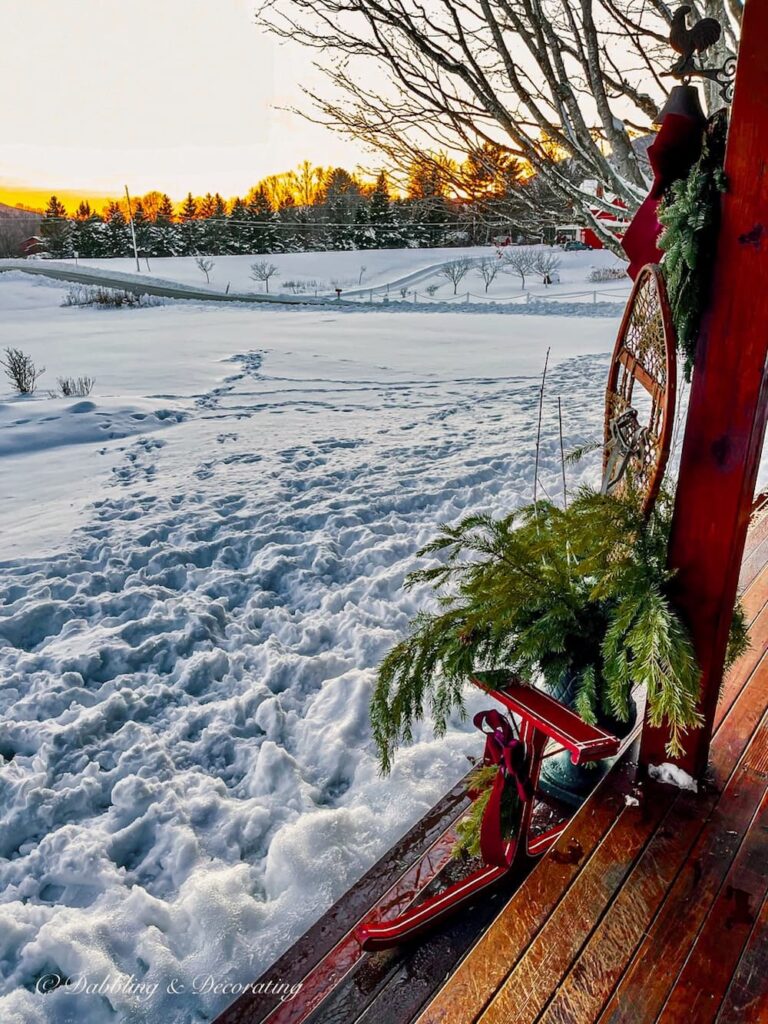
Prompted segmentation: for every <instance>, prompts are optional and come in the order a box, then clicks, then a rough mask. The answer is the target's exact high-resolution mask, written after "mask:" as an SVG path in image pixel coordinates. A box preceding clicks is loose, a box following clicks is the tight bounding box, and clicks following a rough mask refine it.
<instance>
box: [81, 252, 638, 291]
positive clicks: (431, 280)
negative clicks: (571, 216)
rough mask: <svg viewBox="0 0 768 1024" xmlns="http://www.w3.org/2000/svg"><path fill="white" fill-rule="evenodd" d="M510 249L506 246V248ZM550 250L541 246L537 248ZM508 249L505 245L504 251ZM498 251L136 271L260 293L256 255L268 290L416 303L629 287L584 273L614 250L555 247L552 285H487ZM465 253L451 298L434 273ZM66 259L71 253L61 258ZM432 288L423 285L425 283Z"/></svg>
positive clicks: (123, 268)
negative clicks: (268, 275)
mask: <svg viewBox="0 0 768 1024" xmlns="http://www.w3.org/2000/svg"><path fill="white" fill-rule="evenodd" d="M513 248H514V247H513ZM539 248H541V249H543V250H545V251H547V252H552V251H553V250H551V249H550V248H549V247H546V246H541V247H539ZM508 251H510V252H511V251H513V250H512V249H511V250H508ZM499 252H501V253H502V255H503V254H504V252H505V250H503V249H502V250H498V249H496V248H495V247H493V246H488V247H483V246H471V247H467V248H451V249H376V250H365V251H353V252H299V253H285V254H272V255H269V256H216V257H214V263H215V266H214V268H213V270H212V271H211V272H210V283H207V282H206V279H205V275H204V274H202V273H201V271H200V270H199V268H198V267H197V265H196V263H195V258H194V257H192V256H187V257H173V258H168V259H161V258H152V259H151V260H150V261H149V267H148V266H147V263H146V261H145V260H144V259H142V260H141V261H140V266H141V273H142V274H145V275H147V276H150V275H151V276H152V277H157V278H162V279H164V280H168V281H178V282H180V283H182V284H186V285H194V286H196V287H210V288H212V289H215V290H219V291H223V290H224V289H226V288H227V286H229V287H230V290H231V291H232V292H262V291H264V285H263V284H261V283H259V282H256V281H254V280H253V279H252V278H251V264H253V263H254V262H257V261H266V262H268V263H273V264H275V266H277V267H278V272H277V273H276V274H275V275H274V277H273V278H272V279H271V281H270V293H273V294H274V293H277V294H280V293H285V294H302V295H307V296H311V297H313V296H315V295H324V294H326V295H327V294H329V293H331V294H332V293H333V291H334V289H335V288H337V287H338V288H341V289H342V296H344V297H348V298H357V299H360V300H361V301H366V300H368V299H369V297H370V296H371V293H373V298H374V299H375V300H379V299H380V298H381V296H382V295H383V294H385V293H388V294H389V295H390V297H391V298H392V299H393V300H396V299H400V298H401V289H404V290H405V291H406V293H407V300H408V301H413V300H414V292H416V296H415V298H416V299H417V300H418V301H420V302H451V301H456V299H462V298H466V295H467V293H469V294H470V298H471V301H473V302H484V301H501V300H504V299H512V300H515V301H520V300H521V299H524V298H525V293H529V294H530V295H531V296H532V297H533V298H536V297H541V298H547V299H549V300H550V301H556V300H557V299H558V296H559V295H561V294H562V295H566V296H569V295H571V294H573V293H574V292H578V293H581V295H582V301H584V300H587V299H589V297H590V295H591V293H592V292H593V291H594V290H597V291H599V293H600V295H601V297H604V298H605V297H607V298H608V299H609V300H610V297H611V296H615V297H616V298H617V300H620V299H621V298H623V297H626V296H627V295H628V294H629V287H630V282H629V279H627V278H625V279H624V280H623V281H610V282H603V283H600V284H591V283H589V282H588V281H587V275H588V272H589V270H591V269H592V268H602V267H613V266H621V265H622V264H621V261H619V260H618V259H617V258H616V256H614V255H613V254H612V253H610V252H608V251H607V250H604V249H603V250H597V251H595V252H563V251H561V250H560V249H555V250H554V253H555V255H556V256H557V257H558V258H559V260H560V267H559V269H558V274H559V276H560V282H559V284H556V285H552V286H550V287H545V286H544V285H543V283H542V281H541V278H540V275H536V274H530V275H529V276H528V277H527V279H526V282H525V292H524V291H523V289H522V282H521V280H520V278H519V277H517V276H515V275H514V274H510V273H508V272H499V273H498V274H497V276H496V278H495V279H494V280H493V282H492V283H491V284H490V286H489V287H488V290H487V292H486V290H485V283H484V281H483V279H482V277H481V276H480V274H479V270H478V267H477V265H478V264H479V263H480V262H481V261H482V260H484V259H489V258H490V259H494V260H496V259H498V258H499ZM462 258H468V259H470V260H472V261H473V268H472V269H471V270H470V271H469V273H468V274H467V275H466V277H464V278H462V280H461V282H460V283H459V284H458V286H457V291H456V297H455V298H454V287H453V284H452V283H451V282H450V281H448V280H447V278H446V277H445V276H443V275H442V274H441V273H440V267H441V266H443V265H444V264H445V263H448V262H452V261H455V260H458V259H462ZM61 262H68V263H70V264H73V265H74V261H73V260H68V261H61ZM78 265H79V266H83V267H96V268H103V269H108V270H111V271H120V272H128V273H130V272H135V270H136V262H135V260H133V259H108V260H98V259H93V260H91V259H86V260H84V259H80V260H79V261H78ZM430 287H432V288H434V291H433V292H431V293H430V292H428V291H427V289H428V288H430Z"/></svg>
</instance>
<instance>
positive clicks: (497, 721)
mask: <svg viewBox="0 0 768 1024" xmlns="http://www.w3.org/2000/svg"><path fill="white" fill-rule="evenodd" d="M472 721H473V722H474V724H475V726H476V727H477V728H478V729H480V730H482V732H483V733H484V734H485V751H484V753H483V762H484V763H485V764H487V765H494V764H496V765H498V766H499V770H498V772H497V774H496V778H495V779H494V781H493V788H492V789H491V795H490V797H489V799H488V803H487V805H486V808H485V812H484V814H483V821H482V825H481V827H480V851H481V853H482V855H483V859H484V860H485V861H486V863H488V864H496V865H499V866H502V865H506V864H508V863H509V862H510V857H511V854H510V852H509V848H508V847H509V843H508V840H507V839H505V838H504V836H503V835H502V832H501V801H502V796H503V794H504V788H505V786H506V785H507V781H508V780H511V781H514V783H515V786H516V787H517V794H518V796H519V797H520V801H521V803H525V802H526V801H528V800H530V799H531V797H532V796H533V785H532V783H531V779H530V776H529V775H528V767H527V764H526V756H525V744H524V743H522V742H521V741H520V740H519V739H517V737H516V736H515V734H514V732H513V731H512V726H511V725H510V724H509V721H508V720H507V719H506V718H505V717H504V716H503V715H502V714H501V713H500V712H499V711H495V710H493V711H480V712H478V713H477V714H476V715H475V717H474V718H473V719H472Z"/></svg>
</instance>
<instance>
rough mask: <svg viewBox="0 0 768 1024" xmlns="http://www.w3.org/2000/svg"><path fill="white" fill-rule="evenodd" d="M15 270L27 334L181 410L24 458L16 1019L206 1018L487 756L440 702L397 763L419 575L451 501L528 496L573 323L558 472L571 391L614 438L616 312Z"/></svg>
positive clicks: (8, 731) (2, 863)
mask: <svg viewBox="0 0 768 1024" xmlns="http://www.w3.org/2000/svg"><path fill="white" fill-rule="evenodd" d="M13 288H14V289H15V292H14V295H15V296H16V298H15V299H14V302H12V303H10V306H9V307H8V308H6V310H5V313H4V318H3V324H4V327H3V338H2V344H3V345H5V344H16V345H19V346H20V347H21V348H23V349H25V350H27V351H30V352H31V353H32V354H33V355H34V356H35V357H36V358H37V359H38V360H39V361H40V362H43V363H46V364H47V365H48V368H49V372H48V376H49V377H50V378H51V382H52V381H53V379H55V376H56V374H57V373H59V372H73V373H81V372H89V373H92V374H93V376H95V377H96V380H97V386H96V389H95V391H94V393H93V395H92V396H91V397H90V400H89V401H90V402H91V403H92V404H93V408H89V409H88V410H86V411H87V412H88V414H89V415H90V416H92V417H93V416H96V414H97V413H99V412H100V411H102V410H107V411H108V410H110V409H114V408H116V407H118V405H119V408H120V409H122V410H123V412H124V413H125V415H126V416H128V417H130V415H131V413H130V411H129V410H130V408H132V407H133V406H135V407H136V408H137V409H139V411H140V412H141V413H143V414H145V415H147V416H149V415H153V416H155V417H156V412H157V411H158V410H160V411H162V410H172V411H173V414H174V417H175V418H174V419H173V420H172V425H170V426H169V425H167V420H168V417H161V419H162V420H163V422H162V423H161V424H156V423H154V421H153V423H152V430H151V432H147V433H141V434H139V435H138V436H136V435H135V433H134V432H133V428H131V430H130V431H128V430H126V431H125V432H124V433H121V432H120V430H117V433H116V434H115V435H114V436H113V437H112V438H111V439H109V440H107V441H105V443H104V444H102V445H101V446H99V445H96V444H94V443H93V442H92V441H91V442H90V443H88V441H87V440H86V441H84V442H83V443H82V444H79V445H72V444H69V445H66V446H58V447H51V446H48V447H45V448H41V449H40V450H37V451H36V450H34V446H32V447H30V445H29V444H28V445H26V446H25V447H24V450H23V451H19V452H17V453H16V454H10V455H6V456H4V457H2V456H0V484H2V485H3V486H4V487H5V488H10V491H8V490H6V492H5V493H10V501H9V502H8V503H7V505H6V507H5V508H4V510H3V512H2V515H3V516H4V517H5V523H6V524H7V525H8V526H9V528H10V529H9V532H8V533H7V534H6V536H8V537H10V544H9V546H8V548H6V550H5V551H4V552H3V553H2V554H1V555H0V558H2V559H4V561H3V563H2V566H1V567H0V671H1V672H2V682H1V683H0V711H1V712H2V715H3V716H4V718H3V722H2V725H0V755H1V757H0V806H1V807H2V811H1V812H0V813H1V814H2V822H1V824H2V827H1V828H0V965H2V967H1V970H0V986H1V987H0V1020H2V1022H3V1024H17V1022H18V1024H21V1022H25V1024H26V1022H37V1021H40V1022H42V1021H46V1022H64V1021H69V1020H78V1021H79V1022H82V1024H102V1022H107V1021H110V1022H114V1021H120V1022H121V1024H122V1022H137V1024H138V1022H141V1024H149V1022H152V1024H155V1022H158V1021H169V1022H171V1021H172V1022H173V1024H180V1022H186V1021H206V1020H209V1019H210V1017H211V1016H212V1014H213V1012H214V1011H215V1010H217V1009H219V1008H221V1006H222V1005H223V1004H225V1003H226V1002H227V1001H228V997H227V996H221V995H215V994H211V993H201V992H195V991H194V987H195V978H200V977H203V978H205V977H207V976H208V975H213V976H216V977H217V978H220V979H225V978H226V979H230V980H234V979H238V980H240V981H246V980H249V979H250V978H252V977H254V976H255V975H256V974H258V973H259V971H260V970H261V969H262V968H264V967H265V966H267V965H268V964H269V962H270V961H271V960H272V959H273V958H274V957H275V956H277V955H278V954H279V953H280V952H281V950H283V949H284V948H285V947H286V946H287V945H288V944H289V943H290V942H291V941H292V940H293V939H295V938H296V937H297V935H298V934H299V933H300V932H301V931H302V930H303V929H304V928H305V927H306V926H307V925H308V924H309V923H311V921H312V920H314V919H315V918H316V917H317V916H318V915H319V913H320V912H321V911H322V910H323V909H324V908H325V907H326V906H327V905H328V904H330V902H331V901H332V900H333V899H334V898H336V897H337V896H338V895H339V894H340V893H341V891H342V890H343V889H345V888H346V887H347V886H348V885H349V884H350V883H351V882H352V881H353V880H354V879H355V878H356V877H358V876H359V875H360V874H361V873H362V872H363V871H364V870H365V869H366V868H367V867H368V866H369V865H370V864H371V863H372V862H373V861H374V860H375V859H376V858H377V857H378V856H380V855H381V853H382V852H383V851H384V850H385V849H386V848H387V846H389V845H390V843H391V842H392V841H393V840H394V839H395V838H396V837H397V836H398V835H400V834H402V833H403V832H404V831H405V830H406V828H407V827H408V826H409V825H410V824H411V823H412V822H413V821H414V820H415V819H417V818H418V817H419V816H420V815H421V814H422V813H423V812H424V810H425V809H426V808H427V807H428V806H430V805H431V804H432V803H434V802H435V800H436V799H437V798H438V797H439V796H440V795H441V794H442V793H443V792H444V791H445V790H447V789H448V788H449V786H450V785H451V784H452V783H453V781H454V780H455V779H456V778H457V777H459V776H460V775H461V774H462V773H463V772H464V770H465V768H466V760H465V755H466V754H467V753H470V752H478V751H479V739H478V738H477V737H475V736H473V735H472V730H471V729H470V728H469V727H468V726H467V725H465V724H461V723H457V726H456V728H455V729H454V730H452V732H451V733H450V735H449V736H448V738H447V739H446V740H444V741H441V742H439V743H435V742H434V741H432V740H431V737H430V732H429V729H428V728H425V729H424V730H423V732H422V734H421V736H420V741H419V742H417V743H416V744H415V745H414V747H413V748H411V749H409V750H407V751H405V752H404V753H403V754H402V756H401V757H400V758H399V759H398V762H397V765H396V768H395V771H394V773H393V776H392V777H391V778H390V779H388V780H382V779H380V778H379V777H378V775H377V771H376V764H375V759H374V755H373V751H372V746H371V741H370V736H369V731H368V725H367V701H368V695H369V692H370V688H371V685H372V681H373V677H374V669H375V666H376V664H377V662H378V661H379V659H380V658H381V656H382V655H383V653H384V652H385V651H386V650H387V649H388V647H389V646H390V645H391V644H392V642H393V640H394V639H395V638H396V637H397V636H399V635H400V633H401V631H402V630H403V629H404V628H405V625H406V623H407V621H408V618H409V616H410V615H411V614H412V613H413V612H414V611H415V609H416V608H417V607H418V605H419V602H420V601H421V600H422V599H423V595H422V594H419V593H411V594H407V595H406V594H404V593H403V591H402V589H401V583H402V580H403V577H404V575H405V573H406V572H407V570H408V569H409V568H410V567H411V565H412V556H413V553H414V552H415V550H416V549H417V548H418V547H419V545H420V544H422V543H423V542H425V541H426V540H427V539H429V538H430V537H431V536H432V535H433V533H434V530H435V526H436V524H438V523H439V522H442V521H446V520H448V521H450V520H455V519H456V518H457V517H459V516H461V515H462V514H463V513H464V512H466V511H469V510H477V509H484V510H488V511H491V512H496V513H501V512H502V511H504V510H506V509H509V508H510V507H511V506H513V505H515V504H516V503H518V502H520V501H522V500H525V499H527V498H529V497H530V493H531V477H532V466H533V459H534V435H535V410H536V406H537V401H538V387H539V376H540V372H541V368H542V365H543V361H544V353H545V350H546V348H547V346H548V345H550V344H551V346H552V359H551V362H550V366H551V370H550V375H549V380H548V386H547V394H548V400H547V403H546V407H545V424H544V446H543V456H542V459H543V464H544V474H543V479H544V482H545V484H546V486H547V488H548V489H549V490H550V491H551V493H552V494H555V493H557V489H558V487H559V483H558V481H559V473H560V466H559V461H558V452H559V444H558V439H557V433H556V401H555V398H556V396H557V395H560V396H561V397H562V399H563V405H564V415H565V432H566V439H565V443H566V447H568V446H572V445H573V444H575V443H576V442H579V441H583V440H585V439H589V438H592V437H594V436H595V435H596V433H597V431H598V430H599V424H600V422H601V419H602V394H603V388H604V376H605V370H606V367H607V353H608V352H609V350H610V348H611V345H612V341H613V334H614V332H615V329H616V324H615V322H613V321H610V320H585V321H581V320H575V319H565V318H556V317H551V318H544V317H531V318H528V317H522V316H521V317H514V318H507V317H503V316H502V317H500V316H493V315H490V314H489V315H485V314H483V315H475V316H463V315H462V314H460V313H457V314H434V315H430V316H427V317H425V316H419V314H415V313H414V314H402V313H401V314H387V313H384V312H382V313H380V314H378V315H376V316H374V315H371V314H364V313H359V314H358V313H354V314H339V315H334V314H333V313H332V312H330V313H329V312H328V311H314V310H313V311H310V312H302V313H288V312H273V311H262V310H259V311H257V312H254V311H252V310H242V309H228V308H227V309H220V308H217V309H215V310H212V309H210V308H203V307H191V306H185V307H183V308H180V307H163V308H158V309H142V310H130V311H117V312H115V311H107V312H105V311H93V310H62V309H60V308H59V307H58V304H57V302H58V293H57V292H56V290H55V289H50V288H49V289H44V288H37V287H36V286H34V285H32V284H29V283H20V282H18V281H17V282H14V284H13ZM27 289H30V290H29V291H28V290H27ZM53 296H56V303H54V302H53V301H48V299H49V297H51V298H52V297H53ZM22 299H23V300H24V301H22ZM27 299H28V301H27ZM38 300H40V301H39V303H38V305H36V304H35V303H36V302H37V301H38ZM43 300H45V301H43ZM2 302H3V282H2V281H0V308H2ZM11 307H12V308H11ZM38 307H39V308H38ZM30 311H31V312H30ZM33 314H34V315H33ZM7 328H11V331H10V334H12V337H10V334H9V333H7ZM6 337H8V339H9V340H8V341H6ZM49 402H50V403H51V408H52V409H53V412H52V413H51V415H61V414H62V408H61V402H62V400H60V399H59V400H47V399H46V400H43V401H42V402H41V403H39V404H40V405H41V406H45V405H47V404H48V403H49ZM56 403H59V405H57V404H56ZM10 404H12V405H13V409H12V411H13V412H14V415H15V410H16V408H17V405H18V403H10ZM72 404H74V402H72V403H70V405H72ZM33 405H34V403H29V408H32V407H33ZM57 409H58V412H57ZM6 414H7V410H6ZM17 418H18V419H24V418H26V417H25V416H19V417H17ZM41 418H42V419H44V418H45V417H41ZM156 418H157V417H156ZM0 422H5V421H0ZM13 422H15V420H14V421H13ZM67 422H70V421H67ZM121 422H122V421H121ZM135 422H140V421H135ZM25 426H26V427H27V429H28V430H29V429H30V428H29V426H28V425H25ZM108 433H109V432H108ZM0 452H2V449H1V448H0ZM585 471H586V469H585ZM67 481H68V483H69V486H68V487H65V486H64V484H65V483H66V482H67ZM574 482H575V481H574ZM41 509H42V512H41ZM52 520H56V522H54V523H53V525H52V522H51V521H52ZM73 521H76V522H77V526H76V528H75V530H74V532H71V531H70V525H71V522H73ZM46 551H47V552H48V553H43V552H46ZM51 974H56V975H61V976H62V977H68V978H77V977H79V976H83V975H85V976H87V977H88V979H89V980H91V981H92V982H93V983H98V982H100V981H101V980H102V979H105V978H109V979H112V980H113V985H112V988H111V989H110V990H109V991H104V992H102V993H100V994H88V993H81V994H75V993H74V992H73V991H66V990H64V989H59V990H57V991H55V992H52V993H48V994H40V993H39V992H38V991H37V990H36V989H37V987H44V983H42V984H41V985H40V986H38V982H39V979H41V978H45V977H47V976H49V975H51ZM130 979H134V982H135V984H133V983H131V981H130ZM173 979H177V980H178V984H177V985H176V986H175V988H176V992H175V993H169V992H168V991H167V988H168V986H169V984H170V983H171V982H172V980H173ZM121 981H122V982H123V984H122V987H120V982H121ZM140 985H143V986H146V989H143V988H141V987H140ZM155 985H157V988H156V989H155V988H154V987H153V986H155Z"/></svg>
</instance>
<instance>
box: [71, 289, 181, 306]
mask: <svg viewBox="0 0 768 1024" xmlns="http://www.w3.org/2000/svg"><path fill="white" fill-rule="evenodd" d="M162 305H163V300H162V299H160V298H158V297H157V296H154V295H136V294H135V293H134V292H127V291H123V290H122V289H120V288H105V287H103V285H82V284H77V285H72V287H71V288H69V289H68V291H67V293H66V295H65V296H64V301H63V302H62V306H102V307H105V308H112V309H122V308H123V307H124V306H130V307H135V306H162Z"/></svg>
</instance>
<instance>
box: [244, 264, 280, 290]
mask: <svg viewBox="0 0 768 1024" xmlns="http://www.w3.org/2000/svg"><path fill="white" fill-rule="evenodd" d="M279 269H280V268H279V267H278V266H277V265H276V264H274V263H270V262H269V261H268V260H258V261H257V262H256V263H252V264H251V279H252V280H253V281H263V283H264V290H265V291H267V292H268V291H269V279H270V277H274V276H275V274H276V273H277V272H278V270H279Z"/></svg>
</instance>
